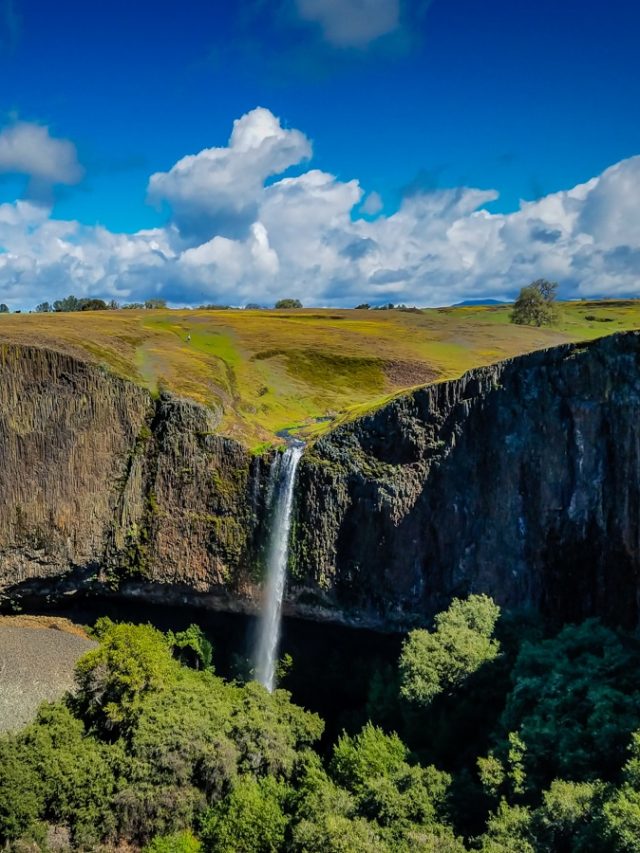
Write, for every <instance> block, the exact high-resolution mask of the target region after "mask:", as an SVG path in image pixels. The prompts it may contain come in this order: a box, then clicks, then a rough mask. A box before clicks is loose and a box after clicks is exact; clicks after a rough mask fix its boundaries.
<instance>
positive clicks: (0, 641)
mask: <svg viewBox="0 0 640 853" xmlns="http://www.w3.org/2000/svg"><path fill="white" fill-rule="evenodd" d="M94 645H95V643H94V641H93V640H91V639H89V637H88V636H87V635H86V634H85V633H84V631H83V630H82V628H81V627H80V626H78V625H74V624H73V623H72V622H69V621H67V620H65V619H52V618H48V617H41V618H40V617H32V616H16V617H11V616H6V617H0V732H3V731H11V730H15V729H18V728H20V727H21V726H24V725H25V724H26V723H28V722H30V721H31V720H32V719H33V718H34V716H35V714H36V711H37V709H38V706H39V705H40V703H41V702H44V701H52V700H54V699H59V698H60V697H61V696H62V695H63V694H64V693H65V692H66V691H67V690H71V689H73V686H74V681H73V670H74V667H75V664H76V661H77V660H78V658H80V657H81V656H82V655H83V654H84V653H85V652H87V651H89V649H91V648H92V647H93V646H94Z"/></svg>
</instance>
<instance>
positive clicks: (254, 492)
mask: <svg viewBox="0 0 640 853" xmlns="http://www.w3.org/2000/svg"><path fill="white" fill-rule="evenodd" d="M219 420H220V415H219V413H217V412H214V411H211V410H209V409H206V408H204V407H202V406H199V405H197V404H194V403H191V402H188V401H185V400H179V399H176V398H172V397H169V396H162V397H161V398H160V399H152V398H151V396H150V395H149V394H148V393H147V392H146V391H144V390H143V389H140V388H138V387H136V386H135V385H133V384H131V383H128V382H125V381H123V380H120V379H118V378H116V377H114V376H112V375H110V374H108V373H106V372H103V371H101V370H100V369H98V368H96V367H95V366H91V365H88V364H86V363H84V362H81V361H78V360H75V359H73V358H71V357H68V356H66V355H62V354H59V353H56V352H52V351H47V350H41V349H38V348H35V347H34V348H23V347H14V346H4V347H1V348H0V454H1V459H2V466H1V468H0V599H1V598H2V597H4V599H5V601H6V600H7V599H9V600H12V599H13V600H15V599H17V598H19V597H20V596H21V595H29V594H30V593H33V592H34V591H35V592H38V593H39V594H40V595H45V594H50V595H53V596H59V595H62V594H63V593H65V592H72V591H74V590H77V589H78V588H85V589H90V590H96V591H100V590H102V591H105V590H112V589H118V590H119V591H120V592H121V593H123V594H127V595H132V596H139V597H143V598H145V599H149V600H160V601H164V602H167V601H176V602H178V601H179V602H181V603H193V604H200V605H202V606H207V607H215V608H219V609H225V610H254V609H255V607H256V601H257V599H258V597H259V592H260V578H261V546H262V543H264V541H265V534H266V528H267V527H268V519H267V517H266V509H265V506H266V500H267V497H266V496H267V493H268V477H269V466H270V462H271V458H270V457H269V456H267V457H263V458H259V457H254V456H252V455H251V454H250V453H249V452H248V451H247V450H246V449H245V448H243V447H242V446H241V445H239V444H238V443H236V442H234V441H231V440H229V439H227V438H224V437H223V436H221V435H220V434H218V433H217V430H218V428H219ZM639 571H640V334H638V333H628V334H622V335H615V336H612V337H609V338H605V339H602V340H600V341H597V342H594V343H591V344H588V345H583V346H571V345H567V346H562V347H557V348H554V349H551V350H546V351H542V352H536V353H533V354H531V355H527V356H523V357H521V358H518V359H514V360H511V361H506V362H502V363H500V364H497V365H494V366H491V367H487V368H482V369H478V370H474V371H471V372H470V373H467V374H466V375H464V376H463V377H461V378H460V379H459V380H454V381H450V382H442V383H439V384H436V385H431V386H428V387H425V388H423V389H421V390H418V391H415V392H413V393H411V394H408V395H406V396H404V397H399V398H397V399H396V400H394V401H392V402H391V403H390V404H388V405H387V406H385V407H384V408H382V409H380V410H378V411H376V412H373V413H371V414H370V415H369V416H367V417H363V418H361V419H359V420H357V421H353V422H351V423H348V424H345V425H343V426H341V427H340V428H338V429H336V430H334V431H333V432H332V433H330V434H328V435H326V436H324V437H323V438H322V439H320V440H319V441H317V442H316V443H315V445H313V446H312V447H310V448H309V449H308V450H307V451H306V453H305V455H304V456H303V460H302V462H301V464H300V468H299V475H298V482H297V487H296V505H295V517H294V525H293V531H292V555H291V565H290V579H289V589H288V592H287V599H286V601H285V611H286V612H288V613H291V614H298V615H303V616H307V617H309V618H315V619H327V620H336V621H343V622H348V623H351V624H361V625H369V626H375V627H381V628H387V629H388V628H396V627H406V626H409V625H412V624H417V623H421V622H424V621H426V620H428V618H429V617H430V615H431V614H432V613H434V612H435V611H437V610H438V609H441V608H442V607H445V606H446V605H447V603H448V602H449V600H450V599H451V597H452V596H454V595H465V594H467V593H468V592H480V591H483V592H487V593H489V594H490V595H492V596H494V597H495V598H496V600H497V601H498V602H500V603H501V604H503V605H505V606H509V607H523V606H524V607H527V606H530V607H533V608H540V609H543V610H544V611H545V612H547V613H548V614H550V615H552V616H557V617H558V618H562V619H567V618H568V619H571V618H576V619H577V618H582V617H584V616H587V615H590V614H599V615H602V616H604V617H605V618H607V619H609V620H611V621H614V622H618V623H621V624H624V625H633V624H637V622H638V616H639V611H638V608H639V603H638V588H639V585H638V574H639Z"/></svg>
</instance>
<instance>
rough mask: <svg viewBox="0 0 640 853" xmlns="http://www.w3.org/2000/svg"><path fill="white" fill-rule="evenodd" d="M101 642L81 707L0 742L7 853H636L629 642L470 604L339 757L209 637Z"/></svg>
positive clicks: (113, 626) (371, 699)
mask: <svg viewBox="0 0 640 853" xmlns="http://www.w3.org/2000/svg"><path fill="white" fill-rule="evenodd" d="M93 633H94V636H95V637H96V638H97V639H98V640H99V645H98V646H97V647H95V648H94V649H92V650H91V651H90V652H88V653H87V654H86V655H85V656H84V657H83V658H81V659H80V661H79V663H78V665H77V668H76V682H77V692H76V693H75V695H68V696H67V697H66V698H64V699H63V700H61V701H59V702H57V703H54V704H45V705H44V706H42V707H41V709H40V711H39V714H38V717H37V719H36V720H35V721H34V722H33V723H32V724H30V725H29V726H27V728H25V729H23V730H21V731H19V732H17V733H14V734H10V735H5V736H3V737H2V739H0V840H1V841H2V843H4V844H5V847H6V849H8V850H13V851H16V853H18V851H21V852H22V853H24V851H30V850H34V851H35V850H45V851H46V850H51V851H53V850H80V851H98V850H100V851H110V850H116V849H120V850H125V849H127V850H138V849H144V850H145V851H147V853H195V852H196V851H206V852H207V853H208V851H211V853H214V852H215V853H223V851H224V853H235V851H247V853H249V851H256V853H257V852H258V851H260V853H275V851H300V853H302V851H308V852H309V853H311V851H317V853H320V851H327V853H331V851H336V853H362V851H370V852H371V853H374V851H375V853H383V851H389V853H393V852H394V851H416V850H417V851H451V853H463V851H484V853H514V851H518V853H542V852H543V851H587V850H592V851H593V850H599V851H638V850H640V689H639V688H638V683H637V678H636V673H637V672H638V667H639V666H640V644H639V642H638V640H637V637H636V636H635V635H631V634H628V633H624V632H621V631H618V630H614V629H612V628H609V627H606V626H605V625H603V624H601V623H600V622H598V621H597V620H588V621H587V622H584V623H581V624H573V625H567V626H565V627H563V628H561V629H560V630H558V629H557V628H556V629H552V628H551V627H550V626H549V625H548V624H545V623H544V622H543V621H542V620H541V619H540V618H539V617H534V616H533V615H531V614H522V613H521V614H517V615H516V614H506V613H503V614H500V610H499V608H498V607H497V606H496V605H495V604H494V603H493V601H492V600H491V599H489V598H488V597H486V596H471V597H469V598H468V599H465V600H459V599H456V600H454V601H453V602H452V604H451V605H450V607H449V608H448V609H447V610H446V611H444V612H442V613H441V614H439V615H438V616H437V617H436V619H435V620H434V623H433V625H432V627H431V629H429V630H427V629H418V630H415V631H412V632H410V633H409V634H408V635H407V636H406V638H405V640H404V643H403V646H402V650H401V653H400V656H399V659H398V661H397V662H396V663H395V664H392V665H388V666H386V667H382V668H380V669H378V670H376V671H374V672H373V673H371V676H370V677H369V678H368V691H367V692H368V700H367V702H366V705H365V706H363V707H362V709H361V711H359V712H357V713H351V714H350V715H349V716H348V717H343V718H342V720H341V724H342V734H341V735H339V736H338V737H337V739H335V740H333V742H330V741H327V739H326V737H323V729H324V722H323V720H322V719H321V718H320V716H318V715H317V714H315V713H311V712H308V711H306V710H303V708H301V707H299V706H297V705H296V704H294V703H293V702H292V699H291V695H290V694H289V693H288V692H287V690H286V689H278V690H276V691H275V692H274V693H273V694H269V693H268V692H267V691H266V690H265V689H264V688H263V687H262V686H260V685H259V684H257V683H256V682H255V681H252V680H246V679H242V678H236V679H235V680H233V681H226V680H224V679H222V678H221V677H219V676H218V675H216V672H215V668H214V667H215V657H216V655H215V649H213V650H212V649H211V646H210V644H209V643H208V641H207V640H206V637H205V636H204V634H203V633H202V632H201V631H200V629H199V628H197V627H196V626H192V627H191V628H189V629H187V630H185V631H181V632H169V633H162V632H160V631H158V630H157V629H155V628H152V627H151V626H149V625H146V626H145V625H134V624H130V623H114V622H112V621H111V620H109V619H107V618H103V619H100V620H98V622H97V623H96V625H95V627H94V629H93ZM212 653H213V654H212ZM288 664H289V665H290V664H291V662H288ZM351 665H352V664H351V662H350V661H349V660H344V666H343V672H342V677H343V678H344V679H350V678H352V677H353V676H352V673H351V672H350V666H351ZM295 666H296V662H295V660H294V661H293V670H295ZM249 677H250V674H249ZM281 679H282V682H283V686H284V688H286V685H287V675H286V673H285V670H284V669H281Z"/></svg>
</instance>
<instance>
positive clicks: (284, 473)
mask: <svg viewBox="0 0 640 853" xmlns="http://www.w3.org/2000/svg"><path fill="white" fill-rule="evenodd" d="M302 450H303V445H301V444H295V445H292V446H291V447H288V448H287V449H286V450H285V452H284V453H282V454H278V456H277V457H276V459H275V460H274V464H273V466H272V468H271V476H270V482H269V490H270V492H269V494H268V496H267V502H268V503H269V502H271V503H272V506H273V511H272V521H271V531H270V534H269V546H268V551H267V582H266V585H265V598H264V604H263V611H262V616H261V619H260V628H259V634H258V645H257V649H256V660H255V666H256V678H257V680H258V681H259V682H260V683H261V684H264V686H265V687H266V688H267V690H268V691H269V692H271V691H272V690H273V688H274V686H275V671H276V659H277V654H278V642H279V640H280V611H281V609H282V597H283V595H284V586H285V581H286V576H287V561H288V557H289V532H290V530H291V510H292V507H293V489H294V485H295V480H296V470H297V468H298V462H299V461H300V457H301V456H302Z"/></svg>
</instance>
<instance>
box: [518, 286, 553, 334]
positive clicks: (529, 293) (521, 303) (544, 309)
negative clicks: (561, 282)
mask: <svg viewBox="0 0 640 853" xmlns="http://www.w3.org/2000/svg"><path fill="white" fill-rule="evenodd" d="M557 290H558V285H557V284H556V282H555V281H547V280H546V279H544V278H539V279H537V281H534V282H532V283H531V284H529V285H527V287H523V288H522V290H521V291H520V293H519V295H518V298H517V299H516V301H515V303H514V305H513V311H512V312H511V317H510V319H511V322H512V323H517V325H519V326H548V325H550V324H551V323H553V321H554V320H555V319H556V310H555V299H556V292H557Z"/></svg>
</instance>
